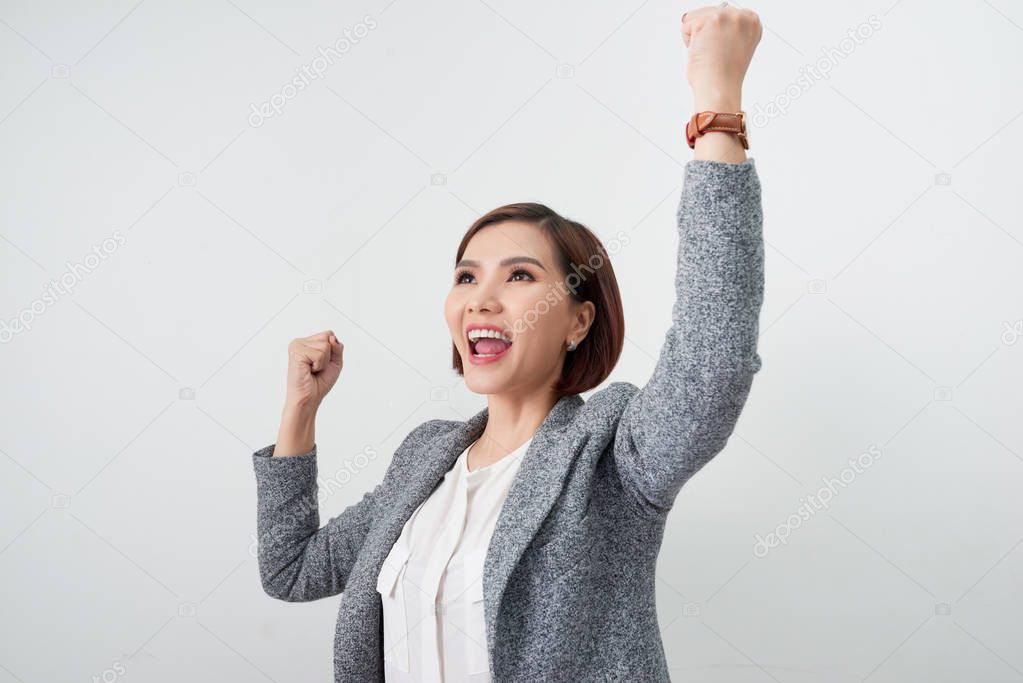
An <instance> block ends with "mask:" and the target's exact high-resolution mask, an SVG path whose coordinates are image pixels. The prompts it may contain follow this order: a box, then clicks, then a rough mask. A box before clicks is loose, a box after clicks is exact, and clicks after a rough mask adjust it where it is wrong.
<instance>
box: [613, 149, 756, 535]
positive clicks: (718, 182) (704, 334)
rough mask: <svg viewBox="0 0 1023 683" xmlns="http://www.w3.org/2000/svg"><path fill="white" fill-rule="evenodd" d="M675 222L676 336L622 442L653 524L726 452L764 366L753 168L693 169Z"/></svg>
mask: <svg viewBox="0 0 1023 683" xmlns="http://www.w3.org/2000/svg"><path fill="white" fill-rule="evenodd" d="M676 218H677V227H678V236H679V245H678V270H677V273H676V276H675V303H674V306H673V308H672V315H671V320H672V322H671V327H670V328H669V329H668V331H667V333H666V334H665V338H664V342H663V345H662V347H661V350H660V356H659V358H658V361H657V364H656V366H655V368H654V372H653V375H652V377H651V378H650V379H649V381H648V382H647V384H646V385H645V386H644V387H643V388H642V389H640V390H638V391H637V392H636V393H635V394H633V396H632V397H631V398H630V399H629V401H628V403H627V404H626V407H625V409H624V412H623V413H622V418H621V420H620V421H619V423H618V426H617V430H616V433H615V441H614V462H615V466H616V469H617V470H618V472H619V476H620V478H621V481H622V485H623V488H624V489H625V491H626V492H627V493H628V494H629V495H630V496H631V497H632V498H633V499H634V501H635V502H636V503H637V505H638V507H639V509H640V510H641V511H642V512H644V513H646V514H651V515H658V514H661V515H663V514H667V512H668V511H669V510H670V509H671V507H672V506H673V505H674V501H675V498H676V496H677V495H678V492H679V490H680V489H681V488H682V485H683V484H684V483H685V482H686V481H687V480H688V479H689V478H690V477H692V476H693V475H694V474H695V473H696V472H697V471H699V470H700V468H702V467H703V466H704V465H705V464H707V462H709V461H710V460H711V458H713V457H714V456H715V455H716V454H717V453H719V452H720V451H721V450H722V449H723V448H724V446H725V443H726V442H727V441H728V437H729V436H730V435H731V433H732V430H733V429H734V427H735V424H736V421H737V420H738V418H739V414H740V412H741V411H742V407H743V405H744V404H745V402H746V398H747V396H748V394H749V391H750V387H751V385H752V381H753V376H754V374H756V373H757V371H759V370H760V367H761V359H760V356H759V355H758V353H757V337H758V334H759V316H760V308H761V304H762V302H763V287H764V241H763V232H762V227H763V211H762V205H761V197H760V179H759V177H758V175H757V170H756V166H755V164H754V161H753V159H752V158H747V159H746V160H745V161H744V162H742V163H738V164H732V163H727V162H721V161H712V160H698V159H693V160H690V161H689V162H687V164H686V166H685V179H684V181H683V186H682V194H681V198H680V201H679V205H678V210H677V212H676Z"/></svg>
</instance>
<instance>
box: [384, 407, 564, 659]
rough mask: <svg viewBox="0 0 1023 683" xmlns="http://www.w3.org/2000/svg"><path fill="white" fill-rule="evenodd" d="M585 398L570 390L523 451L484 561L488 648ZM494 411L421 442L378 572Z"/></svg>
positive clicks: (558, 477)
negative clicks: (564, 437)
mask: <svg viewBox="0 0 1023 683" xmlns="http://www.w3.org/2000/svg"><path fill="white" fill-rule="evenodd" d="M583 403H584V401H583V399H582V397H580V396H579V394H570V395H567V396H563V397H561V398H560V399H559V400H558V401H557V403H555V404H554V406H553V407H552V408H551V410H550V412H549V413H548V414H547V417H545V418H544V420H543V422H542V423H541V424H540V427H539V428H538V429H537V431H536V433H535V434H534V435H533V440H532V442H531V443H530V445H529V447H528V448H527V449H526V452H525V454H524V455H523V456H522V462H521V463H520V465H519V469H518V471H517V472H516V474H515V478H514V479H513V480H512V483H511V487H510V488H509V490H508V496H507V498H506V499H505V501H504V504H503V506H502V507H501V511H500V513H499V514H498V518H497V522H496V526H495V527H494V533H493V536H492V537H491V539H490V544H489V546H488V549H487V554H486V559H485V561H484V567H483V591H484V595H483V597H484V608H485V609H484V613H485V615H486V620H487V641H488V649H490V645H489V644H490V643H493V640H494V633H495V627H496V623H497V611H498V609H499V607H500V601H501V597H502V595H503V594H504V589H505V586H506V585H507V583H508V578H509V576H510V575H511V572H512V570H513V569H514V568H515V565H516V564H517V563H518V561H519V558H520V557H521V556H522V553H523V552H524V551H525V549H526V546H528V545H529V542H530V541H531V540H532V539H533V536H535V535H536V532H537V530H538V529H539V528H540V524H541V523H542V522H543V520H544V518H545V517H546V516H547V513H548V512H550V509H551V506H552V505H553V504H554V501H555V500H557V497H558V495H559V493H560V491H561V488H562V486H563V484H564V478H565V474H566V472H567V471H568V467H569V465H570V464H571V459H572V457H573V452H572V449H571V448H570V445H568V444H561V443H559V440H560V439H561V436H562V434H563V432H564V429H565V427H567V426H568V424H569V423H570V422H571V421H572V418H573V417H574V415H575V413H576V411H577V410H578V408H579V406H581V405H583ZM488 416H489V408H484V409H483V410H481V411H479V412H478V413H476V414H475V415H473V416H472V417H470V418H469V419H468V420H466V421H465V422H461V423H458V424H457V425H456V426H455V427H454V428H453V429H451V430H450V431H447V432H445V433H443V434H441V435H440V436H438V437H436V438H434V439H432V440H430V441H428V442H425V443H423V444H421V445H419V446H418V447H416V450H415V451H414V452H413V453H412V454H410V457H411V459H412V465H411V468H410V475H409V477H408V479H407V481H408V489H406V490H405V491H404V492H403V495H402V496H401V499H400V500H399V501H398V502H397V504H396V505H395V506H394V507H392V508H391V509H390V510H389V511H388V512H387V514H386V517H385V518H384V521H383V524H382V525H381V529H380V532H379V537H378V538H377V539H376V540H375V542H374V543H373V544H372V547H373V548H374V549H375V551H376V556H375V557H373V558H372V559H371V560H370V561H369V567H370V568H371V570H372V572H374V575H375V573H376V572H378V571H379V570H380V567H381V565H382V564H383V561H384V559H385V558H386V556H387V554H388V553H389V552H390V550H391V546H393V545H394V543H395V541H397V540H398V537H399V536H400V535H401V530H402V528H403V527H404V525H405V522H406V521H408V519H409V518H410V517H411V516H412V513H413V512H415V510H416V508H418V507H419V505H421V504H422V503H423V501H425V500H426V499H427V498H428V497H429V496H430V494H431V493H433V491H434V490H435V489H436V488H437V487H438V486H439V485H440V483H441V481H442V480H443V479H444V475H445V474H446V473H447V472H448V471H449V470H450V469H451V468H452V466H453V465H454V463H455V461H456V460H457V459H458V456H459V455H461V454H462V451H464V450H465V449H466V448H468V447H469V446H470V445H471V444H472V443H473V442H474V441H476V440H477V439H478V438H479V437H480V436H481V435H482V434H483V430H484V429H485V428H486V425H487V418H488Z"/></svg>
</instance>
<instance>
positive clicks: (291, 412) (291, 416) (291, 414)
mask: <svg viewBox="0 0 1023 683" xmlns="http://www.w3.org/2000/svg"><path fill="white" fill-rule="evenodd" d="M318 409H319V406H318V405H316V404H315V403H313V402H312V401H310V400H301V401H292V400H288V401H286V402H285V403H284V408H283V409H282V410H281V418H282V421H285V422H291V423H295V424H300V423H306V422H314V421H315V420H316V411H317V410H318Z"/></svg>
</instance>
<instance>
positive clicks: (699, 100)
mask: <svg viewBox="0 0 1023 683" xmlns="http://www.w3.org/2000/svg"><path fill="white" fill-rule="evenodd" d="M762 34H763V28H762V27H761V25H760V17H759V16H757V13H756V12H753V11H752V10H748V9H739V8H737V7H730V6H729V7H701V8H700V9H695V10H692V11H689V12H686V13H685V14H683V15H682V40H683V42H685V44H686V47H688V48H689V59H688V64H687V66H686V77H687V78H688V79H689V85H690V86H692V89H693V98H694V104H695V105H696V110H697V111H704V110H711V111H737V110H738V109H739V103H740V99H741V93H742V81H743V78H745V76H746V69H747V68H749V64H750V60H751V59H752V58H753V51H754V50H755V49H756V47H757V44H758V43H759V42H760V36H761V35H762Z"/></svg>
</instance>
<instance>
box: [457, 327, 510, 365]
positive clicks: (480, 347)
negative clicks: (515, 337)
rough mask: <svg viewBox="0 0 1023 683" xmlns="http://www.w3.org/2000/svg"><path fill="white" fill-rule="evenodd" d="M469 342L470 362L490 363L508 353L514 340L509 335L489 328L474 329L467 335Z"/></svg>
mask: <svg viewBox="0 0 1023 683" xmlns="http://www.w3.org/2000/svg"><path fill="white" fill-rule="evenodd" d="M466 337H467V340H468V342H469V360H471V361H473V362H476V363H479V362H490V361H493V360H496V359H498V358H500V357H501V356H503V355H505V354H506V353H508V349H510V348H511V345H512V338H511V336H510V335H509V334H506V333H504V332H501V331H498V330H496V329H489V328H473V329H471V330H469V332H468V333H467V334H466Z"/></svg>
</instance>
